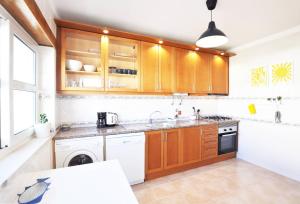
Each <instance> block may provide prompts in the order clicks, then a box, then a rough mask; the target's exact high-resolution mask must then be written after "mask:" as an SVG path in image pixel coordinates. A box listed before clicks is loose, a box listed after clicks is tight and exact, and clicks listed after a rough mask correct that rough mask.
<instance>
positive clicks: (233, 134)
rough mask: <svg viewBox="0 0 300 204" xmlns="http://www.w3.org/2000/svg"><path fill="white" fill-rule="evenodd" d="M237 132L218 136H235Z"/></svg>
mask: <svg viewBox="0 0 300 204" xmlns="http://www.w3.org/2000/svg"><path fill="white" fill-rule="evenodd" d="M236 135H237V134H236V133H232V134H224V135H221V136H220V137H230V136H236Z"/></svg>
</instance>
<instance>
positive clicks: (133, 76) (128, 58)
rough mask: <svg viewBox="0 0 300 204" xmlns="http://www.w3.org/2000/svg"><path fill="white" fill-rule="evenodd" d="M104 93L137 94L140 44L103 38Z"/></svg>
mask: <svg viewBox="0 0 300 204" xmlns="http://www.w3.org/2000/svg"><path fill="white" fill-rule="evenodd" d="M105 37H106V38H108V42H107V40H103V41H102V44H103V46H104V47H106V48H105V49H104V50H105V56H106V59H105V64H106V66H105V67H106V68H105V70H106V75H105V79H106V86H105V90H106V91H117V92H137V91H139V89H140V42H139V41H136V40H130V39H124V38H117V37H111V36H105Z"/></svg>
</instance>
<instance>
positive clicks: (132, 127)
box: [54, 120, 218, 140]
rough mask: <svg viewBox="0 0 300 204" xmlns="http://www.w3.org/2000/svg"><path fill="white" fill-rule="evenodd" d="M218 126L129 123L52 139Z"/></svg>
mask: <svg viewBox="0 0 300 204" xmlns="http://www.w3.org/2000/svg"><path fill="white" fill-rule="evenodd" d="M211 124H218V123H217V122H215V121H210V120H184V121H161V122H154V123H152V124H150V123H129V124H120V125H117V126H114V127H108V128H101V129H98V128H97V127H96V126H93V127H78V128H71V129H70V130H69V131H65V132H62V131H59V132H58V133H57V135H56V136H55V137H54V140H60V139H71V138H81V137H93V136H107V135H117V134H125V133H135V132H147V131H154V130H166V129H174V128H182V127H195V126H201V125H211Z"/></svg>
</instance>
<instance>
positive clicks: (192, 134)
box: [181, 127, 201, 164]
mask: <svg viewBox="0 0 300 204" xmlns="http://www.w3.org/2000/svg"><path fill="white" fill-rule="evenodd" d="M181 133H182V151H183V163H184V164H187V163H193V162H197V161H200V160H201V128H200V127H191V128H183V129H181Z"/></svg>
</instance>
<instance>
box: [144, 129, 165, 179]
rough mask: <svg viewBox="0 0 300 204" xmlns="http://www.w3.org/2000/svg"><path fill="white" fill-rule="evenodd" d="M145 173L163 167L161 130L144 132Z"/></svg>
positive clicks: (162, 137)
mask: <svg viewBox="0 0 300 204" xmlns="http://www.w3.org/2000/svg"><path fill="white" fill-rule="evenodd" d="M145 134H146V173H147V174H149V173H154V172H158V171H161V170H163V168H164V159H163V154H164V150H163V149H164V135H163V134H162V132H161V131H152V132H146V133H145Z"/></svg>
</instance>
